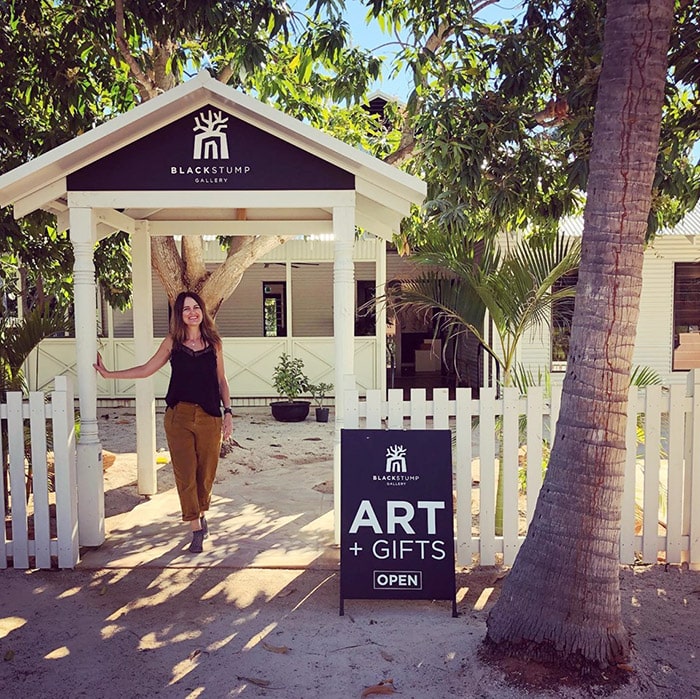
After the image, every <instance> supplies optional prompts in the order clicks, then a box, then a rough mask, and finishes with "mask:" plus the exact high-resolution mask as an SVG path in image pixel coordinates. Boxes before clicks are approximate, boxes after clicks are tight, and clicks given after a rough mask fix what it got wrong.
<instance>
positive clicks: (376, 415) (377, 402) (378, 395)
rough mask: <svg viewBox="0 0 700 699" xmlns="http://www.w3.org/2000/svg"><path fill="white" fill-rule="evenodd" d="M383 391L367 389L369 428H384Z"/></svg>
mask: <svg viewBox="0 0 700 699" xmlns="http://www.w3.org/2000/svg"><path fill="white" fill-rule="evenodd" d="M382 411H383V406H382V392H381V391H378V390H373V391H367V415H366V418H367V420H366V424H367V429H368V430H380V429H381V428H382V420H383V419H384V417H385V415H384V414H383V412H382Z"/></svg>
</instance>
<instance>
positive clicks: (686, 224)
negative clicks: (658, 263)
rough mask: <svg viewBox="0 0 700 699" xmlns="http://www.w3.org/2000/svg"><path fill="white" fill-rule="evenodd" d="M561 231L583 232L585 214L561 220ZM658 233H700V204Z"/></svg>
mask: <svg viewBox="0 0 700 699" xmlns="http://www.w3.org/2000/svg"><path fill="white" fill-rule="evenodd" d="M559 231H560V232H561V233H562V234H563V235H570V236H578V237H580V236H581V235H582V234H583V216H567V217H566V218H563V219H562V220H561V221H560V222H559ZM657 235H684V236H695V235H700V204H698V205H697V206H696V207H695V208H694V209H693V210H692V211H690V212H688V213H687V214H686V215H685V216H684V218H683V219H682V220H681V221H680V223H678V225H676V226H673V227H671V228H662V229H660V230H659V232H658V233H657Z"/></svg>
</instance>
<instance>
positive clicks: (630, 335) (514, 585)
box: [487, 0, 673, 667]
mask: <svg viewBox="0 0 700 699" xmlns="http://www.w3.org/2000/svg"><path fill="white" fill-rule="evenodd" d="M672 17H673V0H609V2H608V3H607V19H606V24H605V47H604V55H603V68H602V73H601V77H600V84H599V88H598V90H599V92H598V101H597V105H596V113H595V126H594V133H593V146H592V153H591V159H590V179H589V186H588V199H587V205H586V211H585V216H584V233H583V249H582V256H581V267H580V272H579V281H578V287H577V295H576V306H575V312H574V319H573V323H572V333H571V348H570V352H569V359H568V367H567V372H566V376H565V379H564V388H563V394H562V404H561V412H560V417H559V422H558V424H557V432H556V439H555V442H554V446H553V449H552V454H551V459H550V465H549V469H548V471H547V475H546V478H545V482H544V485H543V487H542V491H541V492H540V496H539V499H538V501H537V507H536V510H535V513H534V517H533V520H532V524H531V525H530V529H529V531H528V535H527V538H526V540H525V542H524V543H523V546H522V548H521V550H520V553H519V555H518V557H517V559H516V561H515V564H514V566H513V569H512V571H511V572H510V575H509V576H508V577H507V579H506V581H505V584H504V587H503V590H502V594H501V596H500V598H499V600H498V602H497V603H496V605H495V606H494V608H493V610H492V611H491V614H490V615H489V619H488V632H487V641H488V642H490V643H491V644H493V645H495V646H497V647H498V648H499V649H500V650H503V651H505V652H507V653H509V654H513V655H519V656H523V657H530V658H535V659H557V660H559V661H564V662H569V663H574V664H584V665H585V664H595V665H598V666H603V667H604V666H609V665H612V664H615V663H620V662H623V661H625V660H626V659H627V657H628V655H629V648H630V646H629V638H628V635H627V632H626V630H625V628H624V626H623V623H622V618H621V610H620V590H619V534H620V503H621V495H622V489H623V478H624V463H625V430H626V420H627V391H628V386H629V375H630V368H631V361H632V351H633V347H634V340H635V334H636V325H637V317H638V310H639V294H640V289H641V285H642V257H643V246H644V235H645V231H646V226H647V216H648V212H649V206H650V200H651V186H652V181H653V176H654V168H655V162H656V155H657V152H658V139H659V129H660V121H661V108H662V103H663V94H664V85H665V75H666V54H667V50H668V41H669V33H670V27H671V24H672Z"/></svg>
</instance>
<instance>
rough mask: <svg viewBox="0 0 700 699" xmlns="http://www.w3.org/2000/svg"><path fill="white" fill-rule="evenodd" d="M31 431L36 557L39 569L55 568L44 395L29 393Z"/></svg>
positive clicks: (34, 392)
mask: <svg viewBox="0 0 700 699" xmlns="http://www.w3.org/2000/svg"><path fill="white" fill-rule="evenodd" d="M29 416H30V419H29V429H30V435H31V454H32V488H33V493H34V497H33V499H34V555H35V562H36V567H37V568H50V567H51V523H50V518H49V470H48V464H47V458H46V457H47V453H46V452H47V446H46V403H45V401H44V394H43V393H39V392H36V391H32V392H31V393H30V394H29Z"/></svg>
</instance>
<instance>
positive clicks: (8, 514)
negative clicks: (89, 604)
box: [0, 376, 79, 568]
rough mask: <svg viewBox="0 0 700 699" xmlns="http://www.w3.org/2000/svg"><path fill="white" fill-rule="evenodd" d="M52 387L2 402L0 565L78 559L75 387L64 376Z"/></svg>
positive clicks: (63, 563)
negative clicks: (50, 444) (44, 391)
mask: <svg viewBox="0 0 700 699" xmlns="http://www.w3.org/2000/svg"><path fill="white" fill-rule="evenodd" d="M54 386H55V390H54V391H52V392H51V393H50V394H49V395H50V397H49V399H48V400H47V396H46V395H45V394H44V393H42V392H31V393H30V394H29V397H28V399H25V398H24V396H23V395H22V393H20V392H11V393H8V394H7V397H6V400H5V402H4V403H2V404H0V425H1V426H2V439H1V440H0V462H2V463H3V464H4V466H3V477H2V479H1V480H0V516H2V522H3V527H2V533H1V534H0V568H7V567H8V566H10V565H11V566H13V567H14V568H30V567H33V568H51V567H53V566H55V565H57V566H58V567H59V568H74V567H75V565H76V564H77V562H78V556H79V549H78V500H77V487H76V456H75V429H74V425H75V418H74V409H73V387H72V385H71V382H70V380H69V378H68V377H66V376H57V377H56V378H55V384H54ZM49 440H50V442H51V443H52V447H53V448H52V450H51V449H50V448H49ZM51 452H53V458H51ZM29 483H31V488H28V484H29Z"/></svg>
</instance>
